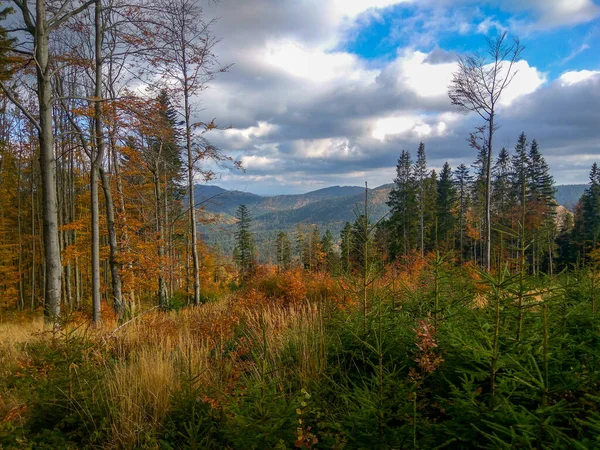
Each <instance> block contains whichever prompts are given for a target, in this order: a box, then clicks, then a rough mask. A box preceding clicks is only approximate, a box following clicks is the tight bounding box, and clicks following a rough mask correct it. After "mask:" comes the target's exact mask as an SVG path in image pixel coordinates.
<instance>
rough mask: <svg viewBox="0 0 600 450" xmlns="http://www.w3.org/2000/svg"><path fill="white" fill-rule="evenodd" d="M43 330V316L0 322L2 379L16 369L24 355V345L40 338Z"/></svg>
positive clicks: (0, 376) (0, 373)
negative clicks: (17, 321)
mask: <svg viewBox="0 0 600 450" xmlns="http://www.w3.org/2000/svg"><path fill="white" fill-rule="evenodd" d="M43 330H44V321H43V319H42V318H41V317H37V318H33V319H29V320H23V321H22V322H19V323H0V379H1V378H3V377H5V376H7V375H9V374H10V373H11V372H13V371H14V369H15V366H16V365H17V364H18V362H19V358H21V357H22V356H23V347H24V346H25V345H26V344H28V343H31V342H33V341H35V340H37V339H39V338H40V335H41V332H42V331H43Z"/></svg>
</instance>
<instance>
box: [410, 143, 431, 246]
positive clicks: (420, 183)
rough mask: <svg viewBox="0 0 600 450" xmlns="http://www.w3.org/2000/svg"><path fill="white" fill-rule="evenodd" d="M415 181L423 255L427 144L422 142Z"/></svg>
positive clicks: (418, 150) (415, 169)
mask: <svg viewBox="0 0 600 450" xmlns="http://www.w3.org/2000/svg"><path fill="white" fill-rule="evenodd" d="M413 170H414V183H415V185H416V200H417V208H418V211H419V249H420V250H421V256H423V255H424V254H425V210H426V204H425V203H426V201H427V199H426V184H427V183H426V179H427V178H428V173H427V157H426V155H425V144H423V143H422V142H421V143H420V144H419V148H418V149H417V161H416V162H415V164H414V169H413Z"/></svg>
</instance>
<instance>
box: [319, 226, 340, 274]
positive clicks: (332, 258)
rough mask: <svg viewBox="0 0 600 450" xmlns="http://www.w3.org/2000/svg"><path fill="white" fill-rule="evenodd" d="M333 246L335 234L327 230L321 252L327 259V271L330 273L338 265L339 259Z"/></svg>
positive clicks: (322, 240)
mask: <svg viewBox="0 0 600 450" xmlns="http://www.w3.org/2000/svg"><path fill="white" fill-rule="evenodd" d="M333 244H334V243H333V234H332V233H331V231H330V230H329V229H327V230H326V231H325V234H324V235H323V237H322V239H321V251H322V252H323V254H324V257H325V269H326V270H327V271H328V272H330V273H331V272H333V270H334V269H335V267H336V266H337V264H338V257H337V254H336V252H335V250H334V245H333Z"/></svg>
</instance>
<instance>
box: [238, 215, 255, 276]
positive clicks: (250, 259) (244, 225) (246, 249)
mask: <svg viewBox="0 0 600 450" xmlns="http://www.w3.org/2000/svg"><path fill="white" fill-rule="evenodd" d="M235 216H236V218H237V220H238V222H237V231H236V233H235V240H236V244H235V249H234V252H235V259H236V263H237V265H238V268H239V271H240V277H241V279H242V280H247V279H248V277H249V276H250V275H252V273H253V272H254V266H255V260H254V236H253V235H252V232H251V231H250V227H251V225H252V216H251V215H250V211H248V208H247V207H246V205H240V206H239V207H238V209H237V210H236V213H235Z"/></svg>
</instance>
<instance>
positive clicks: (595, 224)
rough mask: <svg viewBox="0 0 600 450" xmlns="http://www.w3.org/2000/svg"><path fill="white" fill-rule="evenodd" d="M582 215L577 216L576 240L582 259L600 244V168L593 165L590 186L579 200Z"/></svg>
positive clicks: (574, 231)
mask: <svg viewBox="0 0 600 450" xmlns="http://www.w3.org/2000/svg"><path fill="white" fill-rule="evenodd" d="M579 205H580V206H579V208H578V209H579V210H580V213H579V214H576V215H575V228H574V230H573V234H574V238H575V239H574V240H575V242H576V243H577V244H578V247H579V249H580V256H581V257H582V259H584V260H585V259H587V258H588V256H589V254H590V252H591V251H592V250H594V249H596V247H597V245H598V243H600V167H598V164H597V163H594V164H592V168H591V170H590V182H589V186H588V187H587V189H586V190H585V192H584V193H583V195H582V196H581V199H580V200H579Z"/></svg>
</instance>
